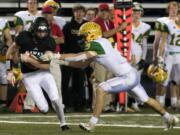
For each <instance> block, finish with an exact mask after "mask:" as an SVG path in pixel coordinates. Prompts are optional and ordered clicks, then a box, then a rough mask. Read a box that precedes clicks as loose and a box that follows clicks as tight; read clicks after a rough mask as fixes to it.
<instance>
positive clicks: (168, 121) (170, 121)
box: [164, 115, 179, 131]
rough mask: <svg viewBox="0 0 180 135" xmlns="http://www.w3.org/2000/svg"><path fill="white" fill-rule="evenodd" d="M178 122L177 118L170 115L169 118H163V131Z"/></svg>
mask: <svg viewBox="0 0 180 135" xmlns="http://www.w3.org/2000/svg"><path fill="white" fill-rule="evenodd" d="M178 123H179V118H178V117H176V116H174V115H171V116H170V118H169V119H164V124H165V129H164V130H165V131H167V130H169V129H172V128H173V127H174V126H176V125H177V124H178Z"/></svg>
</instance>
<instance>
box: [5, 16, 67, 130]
mask: <svg viewBox="0 0 180 135" xmlns="http://www.w3.org/2000/svg"><path fill="white" fill-rule="evenodd" d="M31 28H32V29H31V31H23V32H21V33H20V34H19V35H18V36H17V37H16V38H15V43H14V44H13V45H12V46H11V48H10V49H9V50H8V52H7V57H11V58H14V57H13V56H12V55H13V54H14V51H18V52H19V54H20V55H19V56H21V71H22V73H23V78H22V81H23V83H24V85H25V87H26V89H27V92H29V93H30V94H31V96H32V98H33V100H34V101H35V103H36V105H37V107H38V108H39V110H40V111H41V112H42V113H47V112H48V110H49V107H48V102H47V101H46V99H45V97H44V94H43V91H42V88H43V89H44V90H45V91H46V93H47V94H48V96H49V99H50V100H51V102H52V104H53V106H54V108H55V110H56V113H57V116H58V119H59V120H60V122H61V124H60V126H61V128H62V130H67V129H69V127H68V126H67V124H66V121H65V117H64V111H63V105H62V103H61V102H60V99H59V95H58V90H57V87H56V83H55V81H54V78H53V76H52V75H51V73H50V72H49V65H50V64H49V63H50V62H49V61H47V62H42V61H41V60H40V59H39V58H40V57H41V56H42V55H43V54H44V53H45V52H46V51H54V49H55V46H56V43H55V41H54V39H53V38H52V37H51V36H50V29H49V24H48V22H47V20H46V19H45V18H43V17H38V18H36V19H35V21H34V23H33V24H32V27H31ZM24 54H26V55H24ZM27 55H28V56H29V57H28V60H27V57H26V56H27ZM57 55H58V54H57ZM8 80H9V82H11V83H12V84H13V83H14V76H13V73H12V72H9V73H8Z"/></svg>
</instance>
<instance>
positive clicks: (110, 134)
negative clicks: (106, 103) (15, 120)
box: [0, 124, 180, 135]
mask: <svg viewBox="0 0 180 135" xmlns="http://www.w3.org/2000/svg"><path fill="white" fill-rule="evenodd" d="M70 127H71V130H70V131H67V132H62V131H61V129H60V128H59V127H58V125H26V124H1V125H0V135H85V134H87V135H179V133H180V130H178V129H173V130H170V131H163V130H162V129H146V128H122V127H96V130H95V131H93V132H91V133H86V132H85V131H81V129H79V128H78V126H70Z"/></svg>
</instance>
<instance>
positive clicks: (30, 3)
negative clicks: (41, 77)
mask: <svg viewBox="0 0 180 135" xmlns="http://www.w3.org/2000/svg"><path fill="white" fill-rule="evenodd" d="M27 8H28V9H27V10H26V11H19V12H17V13H15V15H14V24H15V29H16V36H17V35H18V34H19V33H20V32H22V31H24V30H26V31H28V30H29V28H30V27H31V24H32V22H33V21H34V20H35V18H36V17H39V16H41V12H40V11H38V1H37V0H27ZM24 88H25V87H24V86H23V84H22V83H20V86H19V88H18V89H19V91H26V90H25V89H24ZM37 111H38V110H37V108H36V107H35V104H34V101H33V100H32V98H31V97H30V95H29V94H28V93H27V95H26V98H25V101H24V112H37Z"/></svg>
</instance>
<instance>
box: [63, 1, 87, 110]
mask: <svg viewBox="0 0 180 135" xmlns="http://www.w3.org/2000/svg"><path fill="white" fill-rule="evenodd" d="M72 10H73V17H72V19H71V21H70V22H68V23H67V24H66V25H65V26H64V28H63V33H64V37H65V45H64V47H63V49H62V53H78V52H81V51H83V48H82V44H83V42H82V37H80V36H79V28H80V27H81V25H82V24H84V23H85V22H86V21H85V20H84V17H85V14H86V9H85V7H84V6H82V5H79V4H78V5H75V6H74V7H73V9H72ZM62 75H63V76H62V91H63V100H64V104H65V106H66V111H73V110H77V111H81V110H82V109H83V108H84V107H85V106H86V105H85V103H86V100H85V85H84V84H85V80H86V79H85V71H84V69H77V68H72V67H62Z"/></svg>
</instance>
